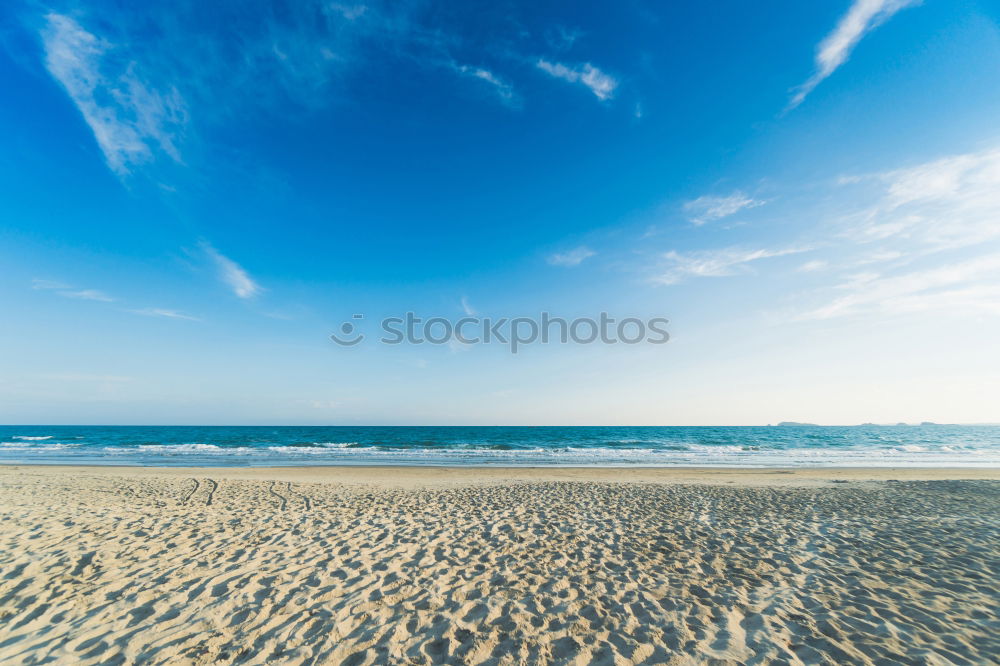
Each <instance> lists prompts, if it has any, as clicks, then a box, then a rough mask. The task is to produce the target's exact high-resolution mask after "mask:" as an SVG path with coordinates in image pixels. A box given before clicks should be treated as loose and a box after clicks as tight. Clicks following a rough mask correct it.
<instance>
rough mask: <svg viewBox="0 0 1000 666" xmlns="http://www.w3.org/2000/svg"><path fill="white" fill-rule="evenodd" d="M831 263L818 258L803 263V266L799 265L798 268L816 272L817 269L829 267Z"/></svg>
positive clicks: (807, 271)
mask: <svg viewBox="0 0 1000 666" xmlns="http://www.w3.org/2000/svg"><path fill="white" fill-rule="evenodd" d="M829 265H830V264H829V263H827V262H825V261H823V260H821V259H816V260H813V261H807V262H806V263H804V264H802V265H801V266H799V268H798V270H799V271H801V272H803V273H815V272H816V271H821V270H824V269H825V268H827V267H829Z"/></svg>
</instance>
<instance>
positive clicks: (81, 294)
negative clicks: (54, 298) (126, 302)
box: [59, 289, 115, 303]
mask: <svg viewBox="0 0 1000 666" xmlns="http://www.w3.org/2000/svg"><path fill="white" fill-rule="evenodd" d="M59 294H60V295H61V296H65V297H66V298H78V299H80V300H84V301H101V302H104V303H110V302H111V301H113V300H115V299H113V298H111V297H110V296H108V295H107V294H105V293H104V292H103V291H100V290H98V289H80V290H77V291H61V292H59Z"/></svg>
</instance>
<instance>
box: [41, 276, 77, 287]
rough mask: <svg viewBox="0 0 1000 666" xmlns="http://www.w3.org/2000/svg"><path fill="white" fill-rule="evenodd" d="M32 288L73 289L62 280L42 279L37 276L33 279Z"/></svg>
mask: <svg viewBox="0 0 1000 666" xmlns="http://www.w3.org/2000/svg"><path fill="white" fill-rule="evenodd" d="M31 288H32V289H72V288H73V287H71V286H70V285H68V284H63V283H62V282H56V281H55V280H42V279H40V278H35V279H34V280H32V281H31Z"/></svg>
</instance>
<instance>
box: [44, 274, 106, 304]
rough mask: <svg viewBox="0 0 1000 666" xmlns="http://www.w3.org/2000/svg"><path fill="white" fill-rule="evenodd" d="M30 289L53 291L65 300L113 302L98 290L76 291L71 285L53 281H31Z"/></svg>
mask: <svg viewBox="0 0 1000 666" xmlns="http://www.w3.org/2000/svg"><path fill="white" fill-rule="evenodd" d="M31 288H32V289H41V290H45V291H54V292H56V293H57V294H59V295H60V296H63V297H65V298H75V299H78V300H81V301H101V302H103V303H110V302H112V301H114V300H115V299H114V298H112V297H111V296H109V295H107V294H106V293H104V292H103V291H101V290H99V289H77V288H76V287H74V286H72V285H68V284H65V283H63V282H57V281H55V280H43V279H39V278H35V279H34V280H32V281H31Z"/></svg>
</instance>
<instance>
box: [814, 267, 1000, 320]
mask: <svg viewBox="0 0 1000 666" xmlns="http://www.w3.org/2000/svg"><path fill="white" fill-rule="evenodd" d="M839 289H840V290H842V291H845V292H847V293H846V294H844V295H842V296H839V297H837V298H835V299H834V300H832V301H831V302H829V303H827V304H826V305H823V306H821V307H818V308H815V309H813V310H811V311H809V312H807V313H805V314H804V315H803V316H802V318H804V319H831V318H834V317H843V316H848V315H854V314H863V313H869V312H872V311H882V312H889V313H903V312H925V311H930V310H941V309H959V310H962V311H965V312H974V313H990V314H1000V254H996V253H994V254H989V255H985V256H981V257H976V258H974V259H968V260H965V261H961V262H957V263H953V264H949V265H945V266H938V267H934V268H928V269H924V270H919V271H910V272H907V273H903V274H901V275H889V276H882V275H879V274H877V273H868V274H863V275H859V276H854V277H853V278H852V279H849V280H848V281H846V282H844V283H842V284H841V285H839Z"/></svg>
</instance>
